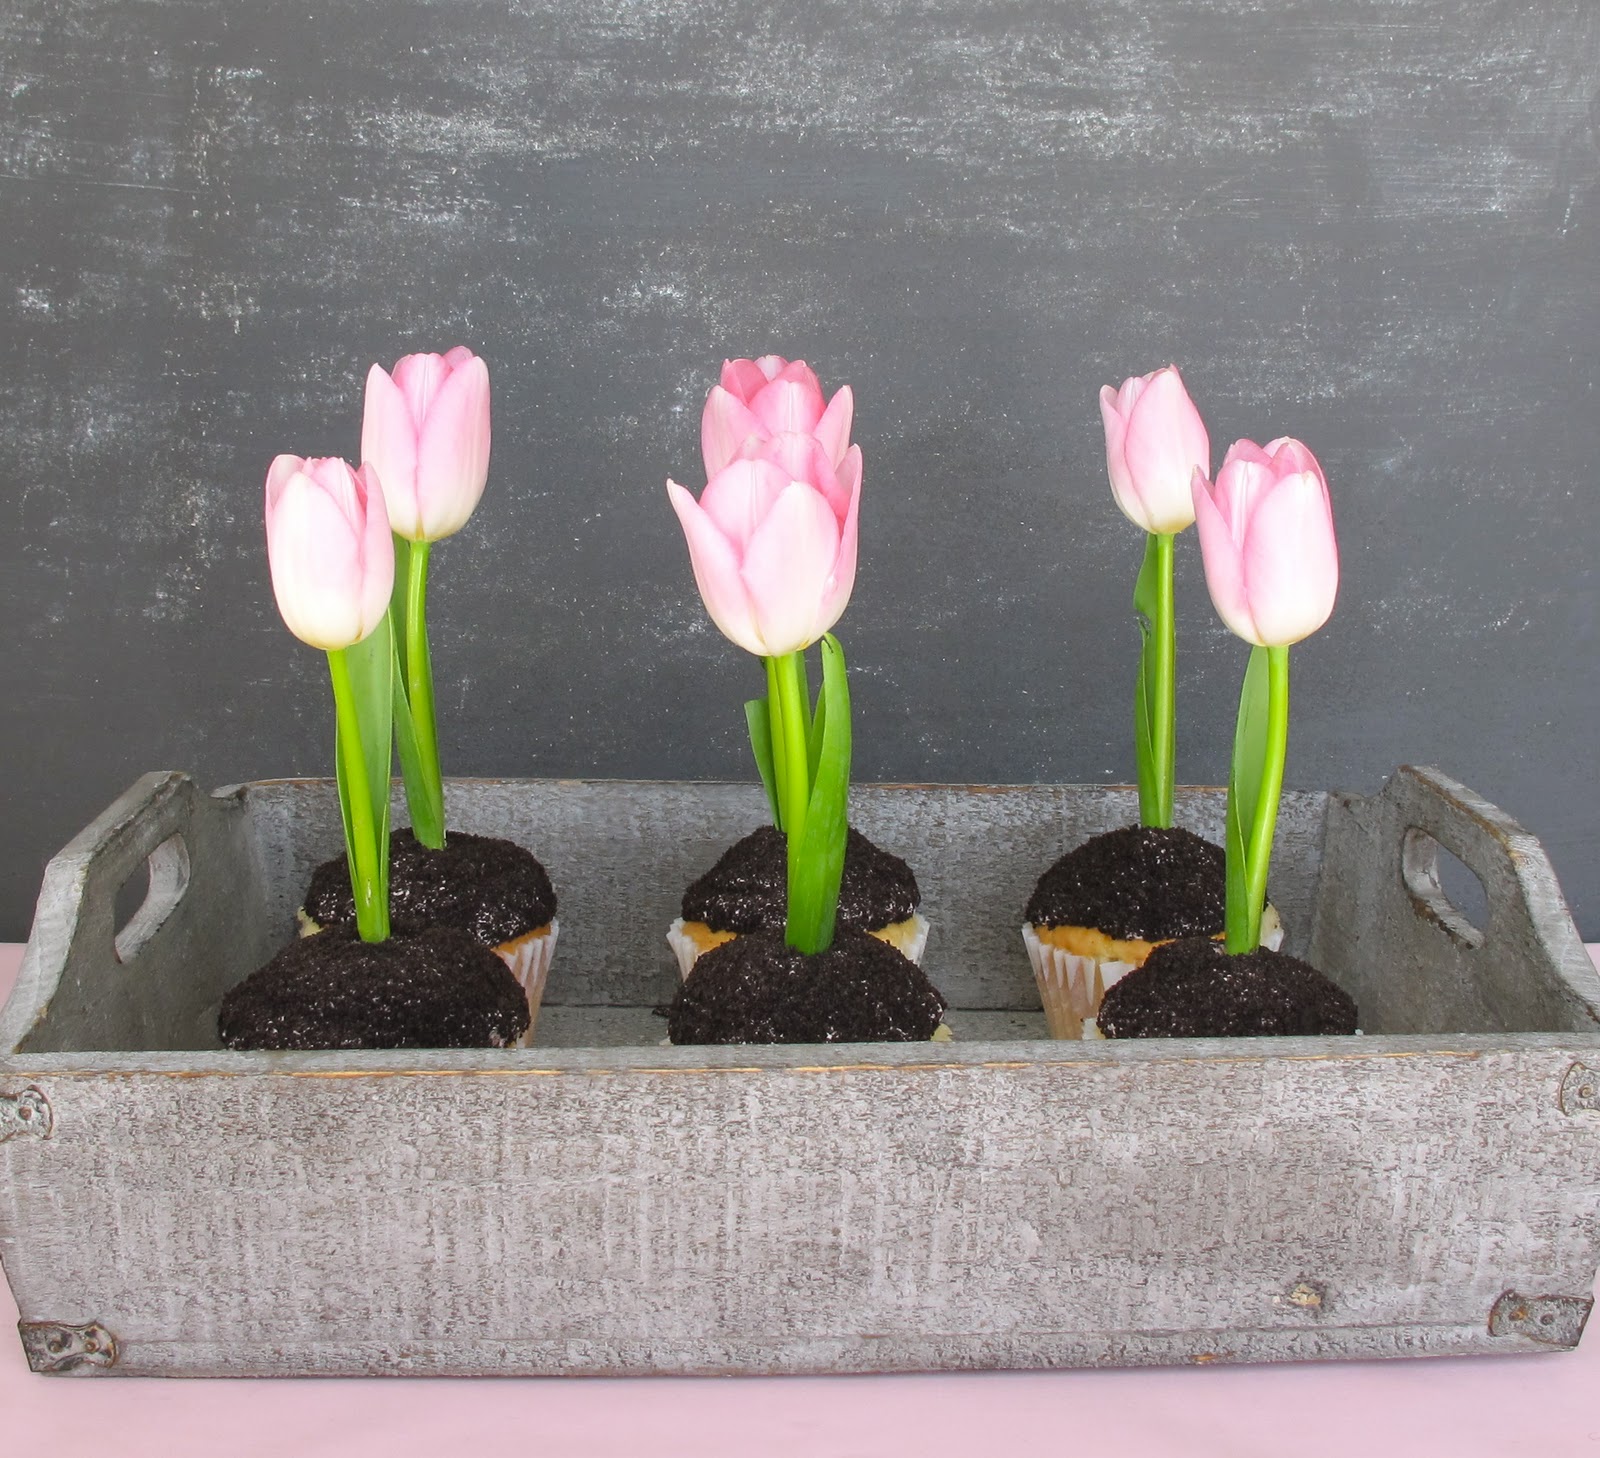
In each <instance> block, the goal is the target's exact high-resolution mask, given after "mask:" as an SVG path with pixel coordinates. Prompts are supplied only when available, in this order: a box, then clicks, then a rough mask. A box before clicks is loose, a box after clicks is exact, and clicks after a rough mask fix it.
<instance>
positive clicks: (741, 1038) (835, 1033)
mask: <svg viewBox="0 0 1600 1458" xmlns="http://www.w3.org/2000/svg"><path fill="white" fill-rule="evenodd" d="M945 1006H946V1004H945V1000H944V998H943V997H942V996H941V995H940V994H939V992H938V991H937V989H935V987H934V986H933V984H932V983H931V982H929V981H928V979H927V977H926V976H925V975H924V974H923V971H922V969H921V968H920V967H918V966H917V964H916V963H915V962H912V961H909V960H908V959H907V958H905V957H903V956H902V955H901V954H900V953H899V952H897V951H896V950H895V949H894V948H893V947H891V946H889V945H888V944H887V943H886V942H881V941H879V940H878V939H877V938H876V937H873V936H868V935H867V933H866V932H864V931H859V930H856V929H855V928H850V927H846V928H841V929H840V930H839V931H838V932H837V933H836V934H835V936H834V939H833V945H832V946H830V947H829V948H828V949H827V950H826V951H823V952H817V953H815V954H814V955H810V956H807V955H806V954H804V953H802V952H797V951H795V950H794V949H793V948H792V947H790V946H788V945H786V944H785V942H784V940H783V933H782V932H781V931H773V930H765V931H757V932H753V933H750V934H747V935H744V936H739V937H735V938H734V940H733V941H731V942H724V943H723V944H722V945H721V946H720V947H714V948H713V949H712V950H711V951H709V952H706V953H704V954H703V955H702V956H701V957H700V959H699V960H698V961H697V962H696V963H695V964H694V971H693V972H691V973H690V974H689V978H688V981H686V982H685V983H683V985H682V986H680V987H679V988H678V992H677V996H676V997H674V998H673V1001H672V1009H671V1011H670V1012H669V1013H668V1015H667V1028H668V1031H669V1032H670V1034H671V1036H672V1041H673V1042H674V1043H885V1042H888V1043H916V1042H922V1041H924V1040H926V1039H928V1038H931V1037H932V1036H933V1032H934V1029H935V1028H937V1027H938V1026H939V1019H940V1017H941V1015H942V1014H943V1013H944V1009H945Z"/></svg>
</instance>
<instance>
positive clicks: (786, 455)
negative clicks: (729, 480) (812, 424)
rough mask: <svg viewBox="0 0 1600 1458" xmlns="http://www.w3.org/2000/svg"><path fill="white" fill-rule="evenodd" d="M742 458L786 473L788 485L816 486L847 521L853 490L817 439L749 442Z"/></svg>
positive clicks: (788, 436)
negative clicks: (847, 511)
mask: <svg viewBox="0 0 1600 1458" xmlns="http://www.w3.org/2000/svg"><path fill="white" fill-rule="evenodd" d="M741 454H742V455H744V456H745V457H746V458H747V459H750V460H758V461H770V462H772V464H773V465H775V466H776V467H778V469H779V470H780V471H782V472H783V473H784V476H785V484H787V483H788V482H789V481H804V482H805V483H806V484H807V485H810V486H815V487H816V488H817V490H819V491H820V492H822V494H823V495H824V496H826V497H827V498H828V504H829V505H830V506H832V507H833V514H834V515H835V516H836V517H838V518H839V520H840V521H843V520H844V514H845V511H846V510H847V509H848V507H849V505H850V488H849V486H847V485H845V484H844V483H843V482H841V480H840V479H839V475H838V473H837V472H836V471H835V470H834V466H833V462H832V461H831V460H830V459H829V458H828V452H827V450H826V449H825V448H824V447H823V445H822V442H821V441H819V440H818V439H817V438H816V436H814V435H799V434H796V433H795V432H793V431H785V432H784V433H783V434H782V435H774V436H769V437H768V438H767V439H765V440H754V439H753V440H747V441H746V442H745V443H744V449H743V451H742V452H741ZM858 454H859V452H858ZM701 499H702V500H704V498H703V497H702V498H701Z"/></svg>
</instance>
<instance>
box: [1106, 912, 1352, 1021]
mask: <svg viewBox="0 0 1600 1458" xmlns="http://www.w3.org/2000/svg"><path fill="white" fill-rule="evenodd" d="M1097 1025H1098V1027H1099V1029H1100V1031H1101V1032H1102V1033H1104V1034H1105V1035H1106V1036H1107V1037H1108V1038H1249V1037H1270V1036H1274V1035H1277V1036H1302V1037H1304V1036H1312V1037H1314V1036H1319V1035H1327V1034H1331V1035H1334V1036H1344V1035H1348V1034H1350V1033H1354V1032H1355V1030H1356V1005H1355V1003H1354V1002H1353V1001H1352V1000H1351V999H1350V997H1349V995H1348V994H1346V993H1345V992H1344V991H1343V990H1342V989H1340V988H1338V987H1336V986H1334V984H1333V983H1332V982H1330V981H1329V980H1328V979H1327V978H1326V977H1324V976H1323V975H1322V973H1320V972H1319V971H1317V969H1316V968H1315V967H1313V966H1312V965H1311V964H1310V963H1309V962H1302V961H1301V960H1300V959H1299V958H1298V957H1291V956H1288V955H1287V954H1286V953H1284V952H1269V951H1268V950H1267V949H1266V948H1265V947H1260V948H1257V950H1255V951H1253V952H1244V953H1241V954H1240V955H1238V956H1231V957H1230V956H1229V955H1228V953H1227V952H1226V951H1224V950H1223V948H1222V946H1221V944H1220V943H1217V942H1214V941H1212V940H1211V939H1210V938H1209V937H1187V938H1185V939H1184V940H1183V941H1177V942H1169V943H1168V944H1167V945H1166V946H1164V947H1157V948H1156V949H1155V951H1153V952H1152V953H1151V954H1150V956H1149V958H1148V960H1147V961H1146V962H1145V964H1144V965H1143V966H1142V967H1139V968H1136V969H1135V970H1134V971H1132V972H1130V973H1128V975H1127V976H1126V977H1124V978H1123V979H1122V980H1121V981H1120V982H1117V983H1115V984H1114V985H1113V986H1112V987H1111V988H1110V989H1109V990H1108V991H1107V992H1106V995H1105V1000H1104V1001H1103V1002H1102V1003H1101V1004H1100V1015H1099V1018H1098V1023H1097Z"/></svg>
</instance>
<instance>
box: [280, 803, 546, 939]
mask: <svg viewBox="0 0 1600 1458" xmlns="http://www.w3.org/2000/svg"><path fill="white" fill-rule="evenodd" d="M389 910H390V914H391V915H393V916H397V917H406V918H409V919H412V920H416V921H422V922H426V923H428V924H429V925H430V926H453V927H459V928H460V929H461V930H462V931H464V932H469V933H470V934H471V935H473V936H475V937H476V938H477V939H478V940H479V941H480V942H482V943H483V944H484V945H485V946H489V947H494V946H499V945H500V943H502V942H509V941H514V940H515V939H516V938H517V937H520V936H526V935H527V933H529V932H531V931H537V930H538V929H539V928H540V927H542V926H545V925H548V923H549V921H550V918H551V917H553V916H554V915H555V914H556V893H555V888H554V887H552V886H551V884H550V877H549V875H548V874H547V873H546V872H545V868H544V867H543V866H542V865H540V864H539V862H538V860H537V859H536V858H535V857H534V854H533V852H532V851H530V850H527V849H525V848H524V847H522V846H520V845H517V844H515V843H514V842H512V841H509V840H501V839H500V838H499V837H497V836H491V835H468V834H467V833H466V832H465V831H462V830H452V831H451V832H450V833H449V834H448V835H447V836H446V837H445V843H444V847H443V849H441V850H430V849H429V848H428V847H427V846H424V845H422V844H420V843H419V842H418V840H417V838H416V836H414V835H413V834H412V833H411V832H410V831H409V830H397V831H395V832H394V834H392V835H391V836H390V837H389ZM305 911H306V915H307V916H309V917H310V918H311V919H312V920H313V921H314V922H316V923H317V924H318V925H319V926H334V925H336V924H338V923H340V922H347V921H353V920H354V919H355V914H356V912H355V899H354V897H353V896H352V895H351V894H350V868H349V864H348V863H347V862H346V860H345V858H344V857H343V856H339V857H337V858H336V859H334V860H331V861H324V862H323V863H322V864H321V865H320V866H318V867H317V869H316V870H315V871H314V872H312V875H311V886H310V889H309V890H307V892H306V899H305Z"/></svg>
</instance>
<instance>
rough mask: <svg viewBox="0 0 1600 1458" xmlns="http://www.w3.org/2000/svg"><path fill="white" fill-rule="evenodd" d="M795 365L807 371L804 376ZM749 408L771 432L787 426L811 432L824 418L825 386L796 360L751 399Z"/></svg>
mask: <svg viewBox="0 0 1600 1458" xmlns="http://www.w3.org/2000/svg"><path fill="white" fill-rule="evenodd" d="M796 366H798V367H799V369H801V370H804V371H805V375H804V376H803V377H802V376H798V375H796V374H795V373H794V371H795V369H796ZM750 409H751V410H752V411H753V412H754V413H755V417H756V419H757V420H759V421H760V422H761V424H762V425H763V426H764V427H765V428H766V430H767V431H768V432H769V433H770V434H772V435H777V434H778V433H779V432H780V431H786V430H797V431H800V432H801V433H802V434H805V435H810V434H811V433H812V432H813V431H815V429H816V427H817V422H818V421H819V420H821V419H822V410H823V404H822V387H821V386H820V385H819V384H818V383H817V377H816V376H815V375H814V374H812V373H811V371H810V370H809V369H807V368H806V366H805V365H804V364H802V363H801V362H800V361H798V360H797V361H796V362H795V364H792V365H790V366H788V368H786V369H785V370H783V372H782V373H781V374H779V376H778V378H777V379H775V380H773V381H772V382H771V383H770V384H769V385H768V386H767V387H766V388H765V389H764V390H762V391H761V392H760V393H759V394H758V395H756V397H755V398H754V399H753V400H751V402H750Z"/></svg>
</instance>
